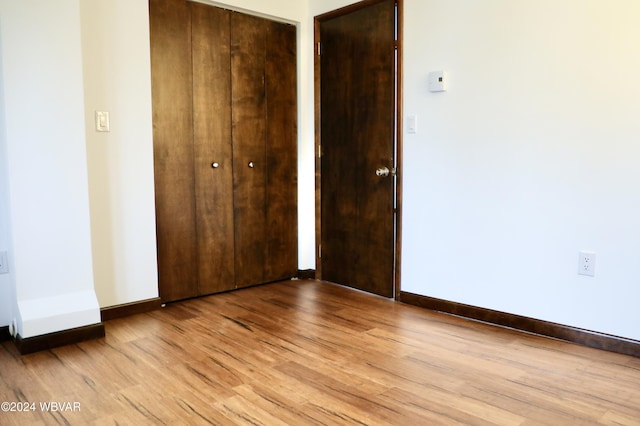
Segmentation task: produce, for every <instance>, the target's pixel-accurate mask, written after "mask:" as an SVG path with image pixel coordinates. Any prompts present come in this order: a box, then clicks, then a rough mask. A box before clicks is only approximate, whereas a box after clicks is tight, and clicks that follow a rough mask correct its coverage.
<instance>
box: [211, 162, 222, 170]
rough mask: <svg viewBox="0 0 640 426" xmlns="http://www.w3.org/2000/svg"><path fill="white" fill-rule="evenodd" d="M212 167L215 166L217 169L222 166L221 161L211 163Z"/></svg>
mask: <svg viewBox="0 0 640 426" xmlns="http://www.w3.org/2000/svg"><path fill="white" fill-rule="evenodd" d="M211 167H213V168H214V169H217V168H218V167H220V164H219V163H211Z"/></svg>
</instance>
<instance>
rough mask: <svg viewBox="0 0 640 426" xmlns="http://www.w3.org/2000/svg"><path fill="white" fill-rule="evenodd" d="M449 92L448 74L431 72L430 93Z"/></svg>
mask: <svg viewBox="0 0 640 426" xmlns="http://www.w3.org/2000/svg"><path fill="white" fill-rule="evenodd" d="M445 90H447V72H446V71H444V70H443V71H431V72H430V73H429V91H430V92H444V91H445Z"/></svg>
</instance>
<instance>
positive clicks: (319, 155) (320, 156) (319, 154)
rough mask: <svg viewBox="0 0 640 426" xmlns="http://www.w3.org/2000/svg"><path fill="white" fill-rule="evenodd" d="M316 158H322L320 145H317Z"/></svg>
mask: <svg viewBox="0 0 640 426" xmlns="http://www.w3.org/2000/svg"><path fill="white" fill-rule="evenodd" d="M318 158H322V145H318Z"/></svg>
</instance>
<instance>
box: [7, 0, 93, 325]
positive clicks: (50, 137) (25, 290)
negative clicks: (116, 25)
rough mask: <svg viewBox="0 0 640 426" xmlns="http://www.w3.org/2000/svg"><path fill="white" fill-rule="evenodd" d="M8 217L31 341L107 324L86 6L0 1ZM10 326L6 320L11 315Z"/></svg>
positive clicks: (22, 317) (21, 317)
mask: <svg viewBox="0 0 640 426" xmlns="http://www.w3.org/2000/svg"><path fill="white" fill-rule="evenodd" d="M0 30H1V31H2V35H1V39H2V47H1V51H2V56H3V57H2V65H3V71H2V84H3V95H4V96H3V97H4V112H5V117H4V119H5V121H4V123H5V127H4V132H5V134H4V143H3V145H4V150H5V151H4V153H3V154H6V173H5V176H7V179H6V182H5V185H6V187H7V188H6V189H7V193H6V195H5V197H4V200H3V201H5V200H7V199H8V202H7V205H6V206H5V207H4V209H5V211H8V213H5V214H6V216H7V217H8V221H9V222H10V223H11V230H10V234H11V236H10V237H11V247H9V252H10V258H11V259H12V261H11V265H10V266H11V267H12V271H13V273H12V279H13V280H14V282H15V290H16V292H15V300H16V302H17V310H14V312H13V315H15V316H16V317H17V320H18V331H19V332H20V334H21V336H22V337H25V338H27V337H32V336H36V335H40V334H45V333H49V332H53V331H59V330H63V329H68V328H74V327H79V326H83V325H89V324H93V323H97V322H99V321H100V315H99V310H98V304H97V300H96V297H95V293H94V291H93V270H92V262H91V236H90V227H89V202H88V188H87V163H86V149H85V141H84V120H83V91H82V80H83V75H82V63H81V52H80V20H79V3H78V1H77V0H75V1H73V0H65V1H62V0H60V1H48V2H41V1H37V0H23V1H20V2H15V1H12V0H2V1H0ZM3 316H6V315H3Z"/></svg>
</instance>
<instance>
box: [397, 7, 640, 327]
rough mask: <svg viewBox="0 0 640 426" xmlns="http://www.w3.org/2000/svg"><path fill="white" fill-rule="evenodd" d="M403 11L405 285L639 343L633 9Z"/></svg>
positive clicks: (638, 105)
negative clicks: (588, 268) (589, 257)
mask: <svg viewBox="0 0 640 426" xmlns="http://www.w3.org/2000/svg"><path fill="white" fill-rule="evenodd" d="M405 8H406V10H405V37H404V39H405V91H404V101H405V113H406V114H407V115H409V114H415V115H417V116H418V120H419V127H418V133H417V134H415V135H407V134H405V150H404V161H405V167H404V185H405V186H404V223H403V230H404V234H403V251H402V255H403V264H402V277H403V281H402V289H403V290H404V291H408V292H412V293H417V294H421V295H427V296H433V297H436V298H442V299H446V300H451V301H456V302H461V303H466V304H470V305H475V306H481V307H485V308H490V309H496V310H500V311H505V312H509V313H514V314H520V315H525V316H529V317H533V318H538V319H542V320H546V321H553V322H557V323H561V324H567V325H571V326H576V327H582V328H585V329H589V330H595V331H600V332H604V333H610V334H613V335H617V336H622V337H627V338H632V339H640V328H638V324H640V310H639V309H638V307H637V303H638V300H640V278H639V275H638V274H637V264H638V262H637V259H636V257H637V254H638V253H640V221H639V220H638V217H640V191H639V190H638V186H637V182H640V167H638V162H639V160H640V143H639V139H638V135H640V120H639V119H638V111H640V83H639V80H638V75H640V50H639V49H638V46H637V41H638V40H640V26H638V25H637V23H638V22H640V3H638V2H637V1H635V0H617V1H614V2H603V1H600V0H563V1H551V0H539V1H522V0H518V1H513V0H483V1H477V2H469V1H467V0H406V1H405ZM443 68H444V69H446V70H447V71H448V72H449V76H450V88H449V90H448V91H447V92H445V93H430V92H429V91H428V89H427V73H428V72H429V71H432V70H437V69H443ZM579 250H592V251H595V252H596V253H597V262H596V270H595V277H593V278H591V277H585V276H579V275H577V263H578V251H579Z"/></svg>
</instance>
